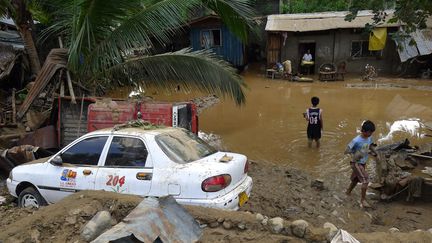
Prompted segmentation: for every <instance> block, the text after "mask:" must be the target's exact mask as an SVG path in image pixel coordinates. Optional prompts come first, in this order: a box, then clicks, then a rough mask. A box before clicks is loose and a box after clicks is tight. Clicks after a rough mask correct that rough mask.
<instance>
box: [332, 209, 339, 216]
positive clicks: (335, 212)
mask: <svg viewBox="0 0 432 243" xmlns="http://www.w3.org/2000/svg"><path fill="white" fill-rule="evenodd" d="M331 214H333V215H334V216H338V215H339V213H338V211H336V210H334V211H333V212H332V213H331Z"/></svg>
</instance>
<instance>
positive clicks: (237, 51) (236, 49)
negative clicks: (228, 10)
mask: <svg viewBox="0 0 432 243" xmlns="http://www.w3.org/2000/svg"><path fill="white" fill-rule="evenodd" d="M208 29H216V28H201V27H199V28H198V27H196V28H192V29H191V45H192V49H193V50H194V51H196V50H201V49H202V48H201V30H208ZM221 34H222V46H220V47H214V48H212V50H213V52H214V53H216V54H217V55H220V56H222V57H223V59H224V60H226V61H228V62H230V63H231V64H233V65H234V66H243V65H244V64H245V58H244V49H245V48H244V45H243V43H242V42H241V41H240V40H239V39H238V38H237V37H236V36H234V35H232V34H231V33H230V32H229V30H228V28H227V27H225V26H223V27H222V28H221Z"/></svg>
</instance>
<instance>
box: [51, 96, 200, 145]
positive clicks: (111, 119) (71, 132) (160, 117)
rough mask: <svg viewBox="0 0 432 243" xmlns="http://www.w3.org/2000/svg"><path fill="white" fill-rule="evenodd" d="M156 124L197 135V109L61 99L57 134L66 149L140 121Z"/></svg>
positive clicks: (179, 105)
mask: <svg viewBox="0 0 432 243" xmlns="http://www.w3.org/2000/svg"><path fill="white" fill-rule="evenodd" d="M139 116H141V119H143V120H146V121H149V122H151V123H153V124H159V125H165V126H172V127H182V128H185V129H188V130H190V131H192V132H194V133H198V116H197V109H196V106H195V104H194V103H193V102H191V101H187V102H174V103H171V102H156V101H140V100H121V99H103V98H90V97H89V98H83V99H77V104H72V103H71V102H70V98H68V97H65V98H59V100H58V119H57V134H58V143H59V145H60V147H63V146H65V145H67V144H69V143H70V142H72V141H73V140H75V139H76V138H78V137H80V136H81V135H83V134H85V133H87V132H91V131H94V130H98V129H102V128H107V127H113V126H114V125H116V124H122V123H125V122H127V121H129V120H134V119H137V118H139Z"/></svg>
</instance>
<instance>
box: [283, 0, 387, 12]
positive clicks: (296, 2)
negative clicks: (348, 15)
mask: <svg viewBox="0 0 432 243" xmlns="http://www.w3.org/2000/svg"><path fill="white" fill-rule="evenodd" d="M394 2H395V0H357V1H353V0H288V1H287V3H285V4H283V5H282V12H283V13H314V12H326V11H348V10H351V11H353V12H355V13H356V12H357V11H359V10H370V9H371V10H373V9H378V8H391V7H392V6H393V5H394Z"/></svg>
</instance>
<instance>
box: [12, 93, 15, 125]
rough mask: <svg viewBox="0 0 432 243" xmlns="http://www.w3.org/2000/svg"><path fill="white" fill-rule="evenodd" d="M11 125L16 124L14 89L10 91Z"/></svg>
mask: <svg viewBox="0 0 432 243" xmlns="http://www.w3.org/2000/svg"><path fill="white" fill-rule="evenodd" d="M12 124H14V125H15V124H16V105H15V88H13V89H12Z"/></svg>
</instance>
